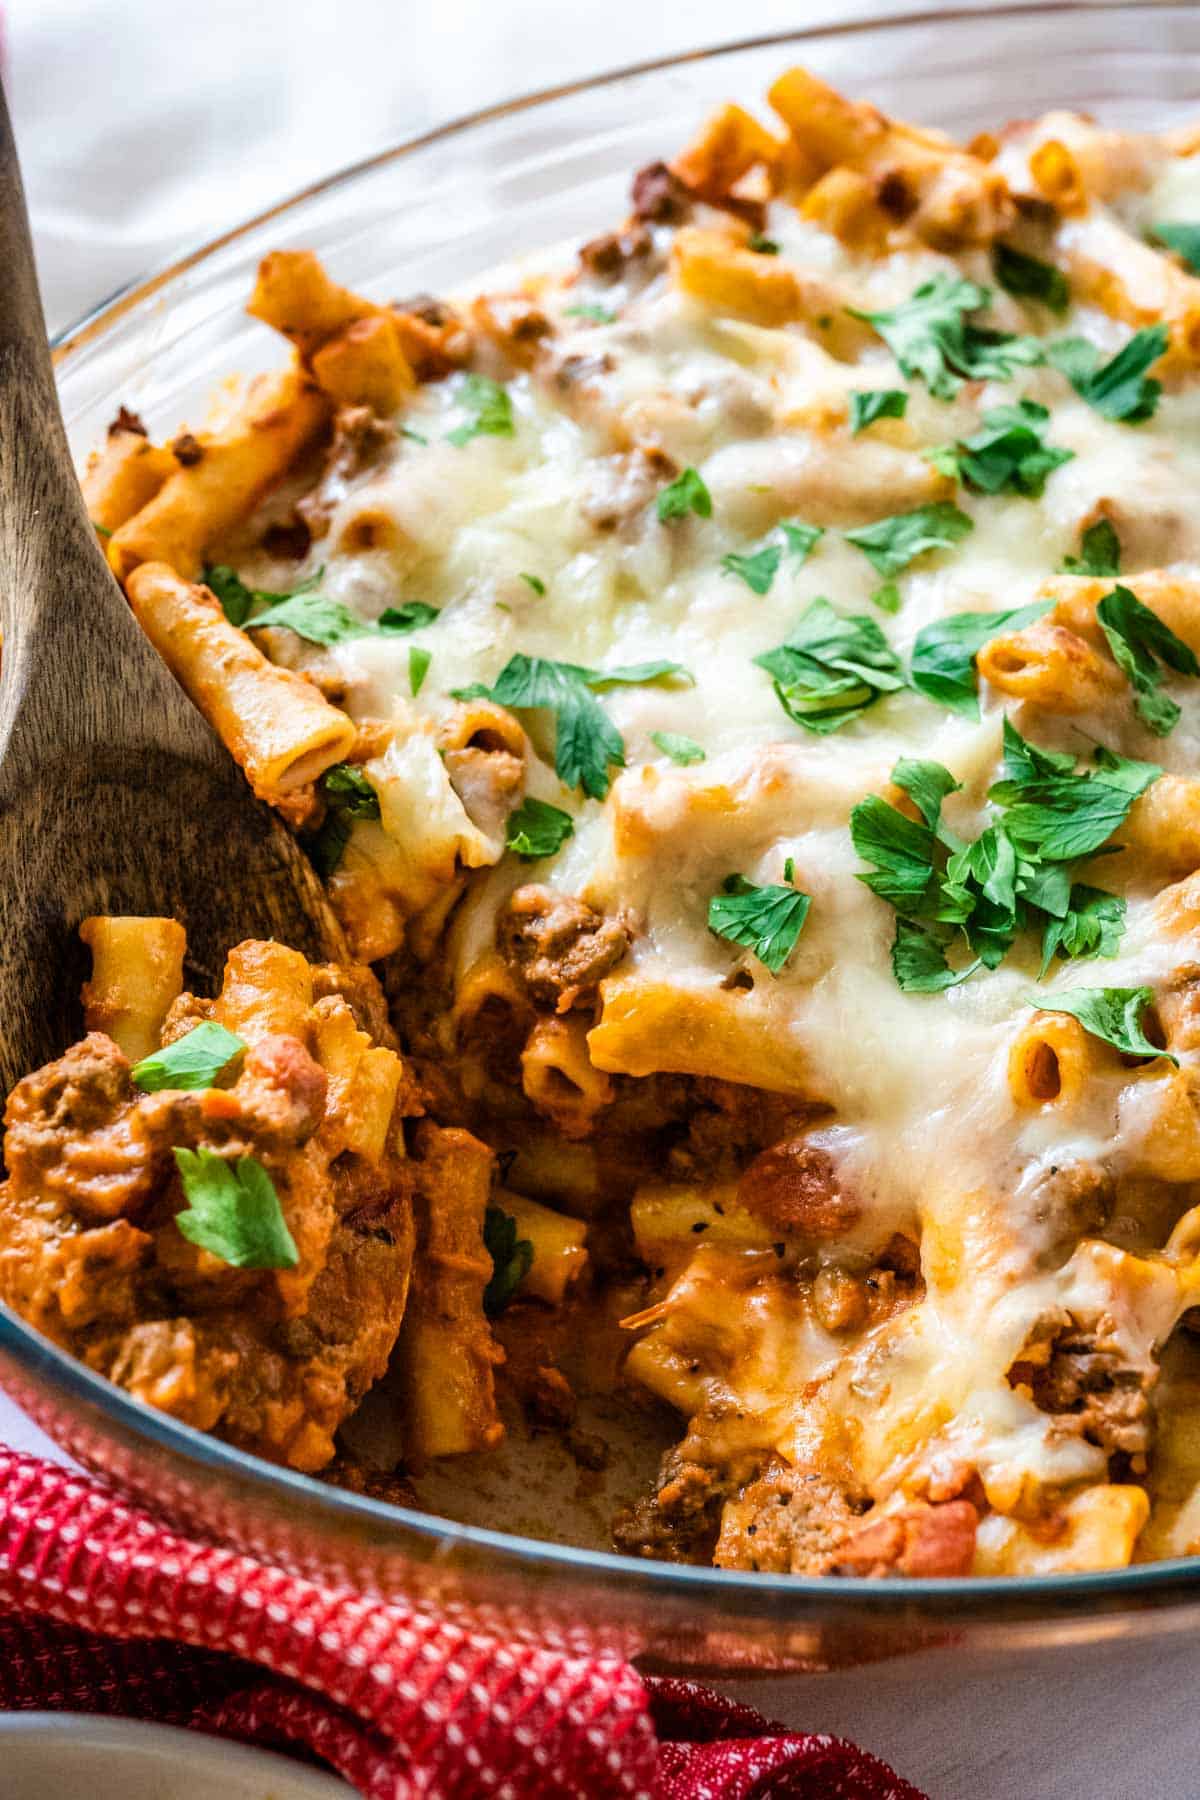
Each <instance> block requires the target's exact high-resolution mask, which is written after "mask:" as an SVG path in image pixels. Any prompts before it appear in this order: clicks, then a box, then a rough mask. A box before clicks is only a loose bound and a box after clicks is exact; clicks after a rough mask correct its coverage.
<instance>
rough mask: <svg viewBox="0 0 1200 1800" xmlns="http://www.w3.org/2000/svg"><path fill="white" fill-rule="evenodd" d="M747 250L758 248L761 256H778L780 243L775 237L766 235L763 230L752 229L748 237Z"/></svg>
mask: <svg viewBox="0 0 1200 1800" xmlns="http://www.w3.org/2000/svg"><path fill="white" fill-rule="evenodd" d="M746 248H747V250H757V251H758V254H759V255H760V256H778V255H779V245H778V244H777V243H776V242H775V239H774V238H769V237H764V236H763V234H762V232H761V231H752V232H751V233H750V236H749V237H748V238H747V239H746Z"/></svg>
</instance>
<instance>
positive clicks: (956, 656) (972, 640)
mask: <svg viewBox="0 0 1200 1800" xmlns="http://www.w3.org/2000/svg"><path fill="white" fill-rule="evenodd" d="M1053 605H1054V602H1053V600H1035V601H1034V602H1033V604H1032V605H1031V606H1019V607H1015V608H1013V609H1012V610H1011V611H1009V612H990V613H976V612H968V613H954V614H953V615H952V616H951V617H950V618H948V619H936V620H935V621H934V623H933V624H932V625H925V626H922V628H921V630H920V631H918V633H917V636H916V641H915V642H914V644H913V648H912V662H911V664H910V670H909V678H910V680H911V682H912V685H913V687H915V688H916V690H917V692H918V693H919V694H924V696H925V698H926V699H927V700H932V701H933V702H934V703H935V704H936V705H938V706H945V707H948V708H949V710H950V711H951V712H957V713H962V714H963V716H964V717H965V718H968V719H977V718H978V717H979V680H978V677H977V675H976V673H975V658H976V657H977V656H978V654H979V652H980V651H981V650H982V649H983V646H984V645H985V644H986V643H987V642H988V640H989V639H990V638H994V637H996V636H998V635H999V633H1000V632H1002V631H1019V630H1020V629H1021V627H1022V626H1023V625H1032V624H1033V622H1034V620H1035V619H1040V618H1043V617H1044V616H1045V614H1046V613H1048V612H1049V611H1050V610H1051V608H1052V607H1053Z"/></svg>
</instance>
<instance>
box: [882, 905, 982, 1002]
mask: <svg viewBox="0 0 1200 1800" xmlns="http://www.w3.org/2000/svg"><path fill="white" fill-rule="evenodd" d="M981 966H982V965H981V961H980V958H978V957H976V958H975V960H974V962H970V963H968V964H967V965H966V967H965V968H962V969H952V968H951V967H950V965H949V963H948V962H947V961H946V946H945V944H944V943H943V942H942V940H941V939H940V938H938V937H935V936H934V934H933V932H931V931H928V930H927V929H926V928H925V926H923V925H917V924H914V922H913V921H912V920H911V919H900V918H898V919H897V920H896V936H895V938H894V939H893V941H892V974H893V975H894V976H895V977H896V986H897V987H899V988H902V989H903V991H904V992H905V993H906V994H942V993H945V991H946V989H947V988H952V987H957V986H958V984H959V983H960V982H961V981H967V980H969V979H970V977H971V976H972V975H974V973H975V971H976V969H978V968H980V967H981Z"/></svg>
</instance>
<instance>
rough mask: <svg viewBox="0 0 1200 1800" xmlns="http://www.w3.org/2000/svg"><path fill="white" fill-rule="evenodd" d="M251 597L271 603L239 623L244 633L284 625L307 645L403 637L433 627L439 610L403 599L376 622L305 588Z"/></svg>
mask: <svg viewBox="0 0 1200 1800" xmlns="http://www.w3.org/2000/svg"><path fill="white" fill-rule="evenodd" d="M252 598H253V599H254V600H271V601H273V602H274V604H273V605H271V606H268V607H267V610H266V611H265V612H260V613H256V614H255V616H254V618H252V619H244V620H243V621H241V623H243V624H244V626H245V629H246V630H247V631H261V630H262V629H263V627H264V626H267V625H274V626H283V627H286V629H287V630H288V631H294V632H295V633H296V636H297V637H302V638H304V639H305V640H306V642H308V643H310V644H345V643H349V642H350V641H351V640H352V639H354V638H364V637H406V636H407V635H408V633H409V632H410V631H418V630H419V629H420V628H421V626H422V625H429V624H432V622H433V620H434V619H436V618H437V616H438V609H437V608H436V607H435V606H429V605H428V604H427V603H426V602H425V601H424V600H406V601H405V602H404V603H403V605H401V606H389V607H385V609H384V611H383V612H381V613H380V615H379V617H378V618H377V619H360V618H359V616H358V614H357V613H355V612H352V611H351V610H350V608H349V607H348V606H344V605H343V604H342V602H341V601H340V600H330V599H329V598H328V597H327V596H326V595H324V594H318V593H314V592H313V591H312V589H311V588H307V587H306V588H298V589H297V590H296V592H295V593H294V594H258V593H256V594H254V595H253V596H252ZM222 604H225V603H224V602H222ZM226 613H227V614H228V607H227V606H226Z"/></svg>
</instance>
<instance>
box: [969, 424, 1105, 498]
mask: <svg viewBox="0 0 1200 1800" xmlns="http://www.w3.org/2000/svg"><path fill="white" fill-rule="evenodd" d="M1049 419H1050V414H1049V411H1048V410H1047V408H1046V407H1044V406H1039V405H1038V403H1037V401H1036V400H1018V401H1017V404H1016V405H1015V406H997V407H995V408H993V410H992V411H991V412H986V413H984V415H983V421H982V423H981V425H980V428H979V430H978V431H976V432H974V433H973V434H972V435H971V436H970V437H969V438H961V439H960V440H959V441H958V443H957V444H955V446H954V455H955V461H956V463H957V465H958V474H959V478H960V480H962V481H964V482H966V484H967V486H968V487H969V488H971V489H973V490H974V492H975V493H977V494H1004V493H1009V494H1023V495H1024V496H1025V498H1026V499H1027V500H1040V499H1041V496H1042V491H1043V489H1044V488H1045V486H1046V477H1047V476H1048V475H1049V474H1050V473H1051V471H1052V470H1054V469H1057V468H1060V467H1061V465H1062V464H1063V463H1068V462H1071V461H1072V460H1073V458H1074V455H1075V452H1074V451H1073V450H1062V449H1057V448H1055V447H1054V446H1053V445H1050V444H1046V443H1044V442H1043V438H1042V433H1043V432H1044V431H1045V429H1046V425H1047V424H1048V422H1049Z"/></svg>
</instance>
